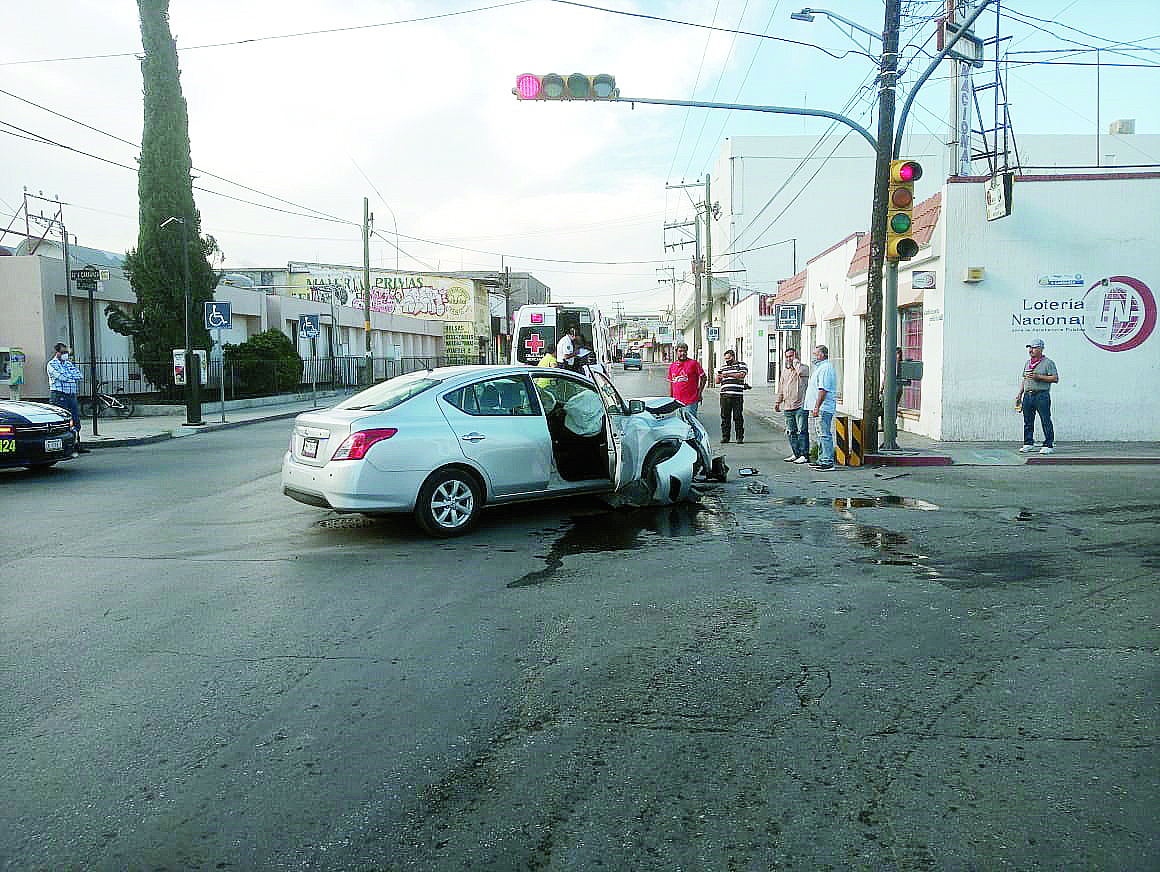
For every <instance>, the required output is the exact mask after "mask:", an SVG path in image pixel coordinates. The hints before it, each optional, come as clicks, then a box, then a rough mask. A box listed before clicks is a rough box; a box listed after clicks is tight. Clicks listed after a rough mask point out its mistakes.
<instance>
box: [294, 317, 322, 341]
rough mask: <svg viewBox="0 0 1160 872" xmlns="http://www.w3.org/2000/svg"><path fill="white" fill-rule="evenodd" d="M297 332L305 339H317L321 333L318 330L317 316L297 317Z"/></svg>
mask: <svg viewBox="0 0 1160 872" xmlns="http://www.w3.org/2000/svg"><path fill="white" fill-rule="evenodd" d="M298 332H300V333H301V334H302V335H303V336H304V337H305V338H306V339H317V338H318V336H319V333H320V332H321V331H320V330H319V328H318V316H317V315H299V316H298Z"/></svg>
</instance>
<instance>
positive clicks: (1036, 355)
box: [1015, 339, 1059, 454]
mask: <svg viewBox="0 0 1160 872" xmlns="http://www.w3.org/2000/svg"><path fill="white" fill-rule="evenodd" d="M1027 354H1028V360H1027V365H1026V366H1024V367H1023V380H1022V382H1020V384H1019V393H1017V394H1016V395H1015V409H1016V410H1019V409H1022V410H1023V447H1022V448H1020V449H1019V453H1020V454H1029V453H1030V452H1032V451H1034V450H1035V413H1036V412H1038V413H1039V423H1040V425H1041V426H1042V427H1043V447H1042V448H1040V449H1039V453H1040V454H1054V453H1055V428H1054V427H1052V426H1051V386H1052V385H1053V384H1055V383H1056V382H1058V381H1059V371H1058V370H1057V369H1056V368H1055V364H1054V363H1053V362H1052V361H1051V359H1050V358H1047V357H1044V356H1043V340H1042V339H1032V340H1031V341H1030V342H1029V343H1027Z"/></svg>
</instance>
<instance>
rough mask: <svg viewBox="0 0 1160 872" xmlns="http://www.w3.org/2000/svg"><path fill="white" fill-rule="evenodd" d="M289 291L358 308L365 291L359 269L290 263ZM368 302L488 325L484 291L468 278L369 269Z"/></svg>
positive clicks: (479, 327) (387, 311) (396, 311)
mask: <svg viewBox="0 0 1160 872" xmlns="http://www.w3.org/2000/svg"><path fill="white" fill-rule="evenodd" d="M293 267H294V270H292V272H291V275H290V295H291V296H294V297H298V298H299V299H303V300H311V301H313V302H316V303H325V304H327V305H332V304H333V305H336V306H339V307H349V308H351V309H356V310H358V311H359V312H362V311H363V310H364V307H365V300H366V291H365V287H364V284H363V273H362V271H361V270H356V269H350V268H343V267H327V266H325V265H318V264H294V265H293ZM370 308H371V311H372V312H379V313H381V314H384V315H407V316H410V317H412V318H424V319H429V320H437V321H444V322H461V323H462V322H466V323H469V324H472V325H474V326H475V328H476V331H477V333H479V335H486V334H487V332H488V328H489V325H490V321H489V315H488V305H487V294H486V292H485V291H484V292H479V293H478V294H477V292H476V289H475V283H474V282H472V281H471V280H470V279H460V278H453V277H448V276H435V275H423V274H402V275H401V274H399V273H394V272H391V273H383V272H379V271H376V270H371V287H370Z"/></svg>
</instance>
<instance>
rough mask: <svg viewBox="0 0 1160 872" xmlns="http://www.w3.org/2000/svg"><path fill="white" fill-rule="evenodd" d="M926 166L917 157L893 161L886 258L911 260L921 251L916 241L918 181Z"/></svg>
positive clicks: (891, 163) (887, 221)
mask: <svg viewBox="0 0 1160 872" xmlns="http://www.w3.org/2000/svg"><path fill="white" fill-rule="evenodd" d="M921 178H922V166H921V165H920V164H919V163H918V161H913V160H892V161H891V162H890V191H889V194H888V198H887V203H886V259H887V260H910V259H911V258H912V257H914V256H915V255H916V254H918V243H917V242H915V241H914V237H913V235H912V234H913V228H914V215H913V211H914V183H915V182H917V181H918V180H919V179H921Z"/></svg>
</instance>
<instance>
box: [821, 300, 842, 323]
mask: <svg viewBox="0 0 1160 872" xmlns="http://www.w3.org/2000/svg"><path fill="white" fill-rule="evenodd" d="M845 317H846V313H845V312H843V311H842V304H841V303H839V302H838V298H837V297H835V298H834V305H832V306H831V307H830V310H829V311H828V312H826V318H825V320H827V321H837V320H838V319H839V318H845Z"/></svg>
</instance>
